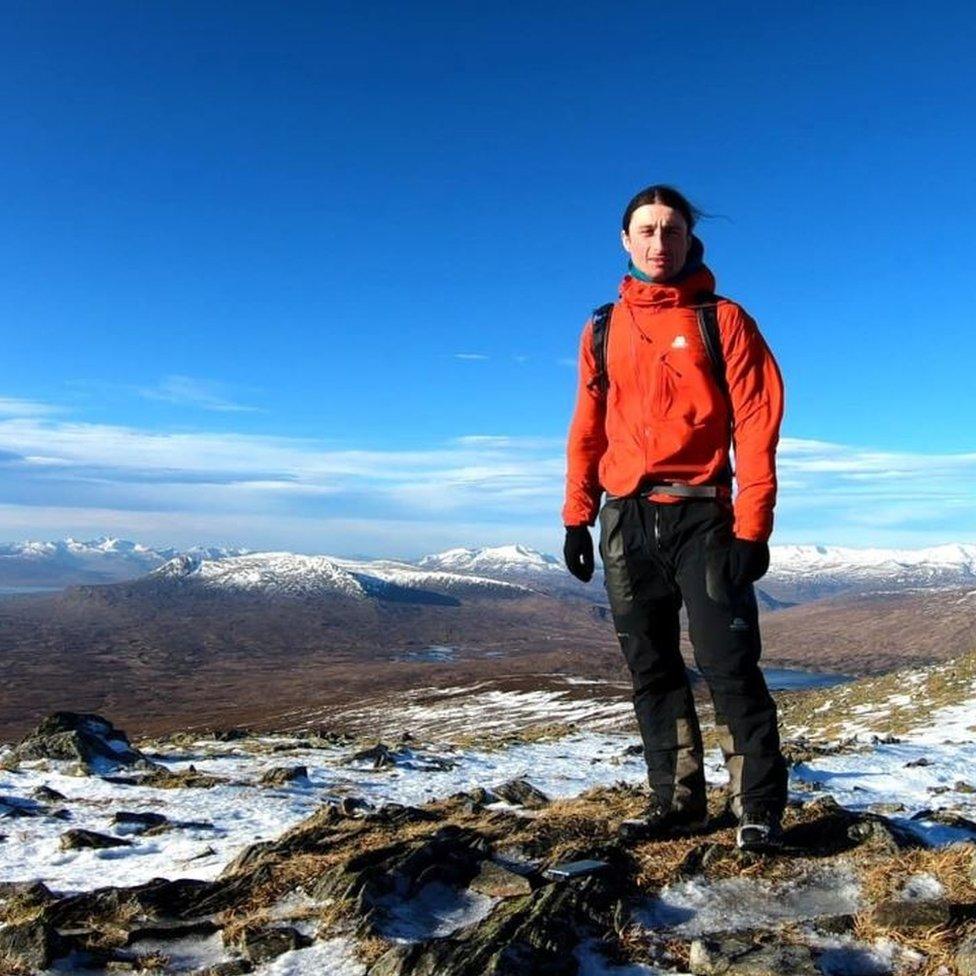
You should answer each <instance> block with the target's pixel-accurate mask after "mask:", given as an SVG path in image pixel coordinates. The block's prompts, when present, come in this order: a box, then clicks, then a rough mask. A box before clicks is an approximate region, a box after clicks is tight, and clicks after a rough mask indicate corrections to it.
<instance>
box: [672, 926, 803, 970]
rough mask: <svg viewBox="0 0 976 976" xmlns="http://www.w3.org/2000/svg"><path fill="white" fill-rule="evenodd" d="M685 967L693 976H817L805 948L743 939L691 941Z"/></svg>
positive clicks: (738, 937)
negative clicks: (686, 966) (687, 967)
mask: <svg viewBox="0 0 976 976" xmlns="http://www.w3.org/2000/svg"><path fill="white" fill-rule="evenodd" d="M688 965H689V967H690V969H691V971H692V972H693V973H694V974H695V976H726V974H728V976H819V974H820V970H819V969H818V968H817V965H816V962H815V960H814V955H813V952H812V951H811V949H810V948H809V946H805V945H791V944H789V943H783V942H781V941H779V940H770V941H758V940H750V939H749V938H748V937H745V936H733V937H730V938H713V939H695V940H694V941H693V942H692V943H691V953H690V956H689V962H688Z"/></svg>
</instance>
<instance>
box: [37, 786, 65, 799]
mask: <svg viewBox="0 0 976 976" xmlns="http://www.w3.org/2000/svg"><path fill="white" fill-rule="evenodd" d="M31 796H32V797H33V798H34V799H35V800H38V801H39V802H40V803H62V802H63V801H64V800H66V799H67V797H66V796H65V795H64V794H63V793H59V792H58V791H57V790H52V789H51V787H50V786H38V788H37V789H36V790H34V791H33V792H32V793H31Z"/></svg>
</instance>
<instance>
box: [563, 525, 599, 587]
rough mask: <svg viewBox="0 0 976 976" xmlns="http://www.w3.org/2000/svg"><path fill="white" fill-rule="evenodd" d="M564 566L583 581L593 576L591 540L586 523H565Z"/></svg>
mask: <svg viewBox="0 0 976 976" xmlns="http://www.w3.org/2000/svg"><path fill="white" fill-rule="evenodd" d="M563 559H565V560H566V568H567V569H568V570H569V571H570V572H571V573H572V574H573V575H574V576H575V577H576V578H577V579H578V580H581V581H582V582H584V583H589V581H590V580H591V579H592V578H593V540H592V539H591V538H590V529H589V526H587V525H567V526H566V542H565V543H564V544H563Z"/></svg>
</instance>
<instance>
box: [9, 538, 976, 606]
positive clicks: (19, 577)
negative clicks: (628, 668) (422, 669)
mask: <svg viewBox="0 0 976 976" xmlns="http://www.w3.org/2000/svg"><path fill="white" fill-rule="evenodd" d="M147 574H152V575H153V577H154V579H156V580H158V581H164V580H169V581H171V582H176V581H179V582H181V583H183V584H187V585H190V584H196V585H200V586H203V587H206V588H215V587H218V588H219V587H224V588H227V589H233V590H237V591H251V592H258V591H266V592H275V593H281V594H290V595H296V594H314V593H316V592H330V593H333V594H337V595H345V596H348V597H351V598H357V599H361V598H366V597H371V596H381V595H382V596H384V597H386V598H388V599H390V598H393V599H395V598H396V594H406V593H407V592H409V591H413V592H417V591H427V590H429V591H435V592H440V593H453V594H455V595H461V594H462V593H467V594H468V595H471V594H473V593H475V592H478V591H480V592H486V591H488V590H492V591H493V592H494V593H495V595H499V596H505V595H516V594H518V593H521V592H523V591H526V590H527V589H529V590H543V591H545V592H549V593H552V594H570V593H575V594H577V595H584V594H585V595H589V596H591V597H595V598H598V597H599V594H600V592H602V587H600V586H599V584H590V586H589V587H583V586H582V585H581V584H579V583H577V582H576V580H574V579H573V578H572V577H571V576H570V575H569V573H567V571H566V569H565V568H564V566H563V564H562V561H561V560H560V559H558V558H557V557H555V556H552V555H548V554H546V553H542V552H539V551H538V550H536V549H532V548H530V547H528V546H525V545H518V544H513V545H505V546H493V547H481V548H473V549H462V548H457V549H448V550H445V551H444V552H440V553H434V554H431V555H427V556H424V557H422V558H420V559H418V560H416V561H414V562H408V561H403V560H388V559H377V560H350V559H343V558H339V557H334V556H326V555H322V556H310V555H301V554H296V553H288V552H251V551H249V550H246V549H231V548H221V547H194V548H192V549H189V550H185V551H178V550H176V549H172V548H166V549H154V548H152V547H150V546H146V545H142V544H140V543H137V542H130V541H127V540H122V539H114V538H101V539H94V540H91V541H88V542H81V541H78V540H75V539H64V540H61V541H58V542H23V543H16V544H14V543H8V544H5V545H0V587H7V588H16V587H27V588H29V587H62V586H67V585H71V584H92V583H96V584H97V583H109V582H118V581H123V580H132V579H135V578H137V577H141V576H145V575H147ZM970 584H973V585H976V545H974V544H965V543H950V544H946V545H940V546H932V547H929V548H924V549H879V548H872V549H855V548H848V547H841V546H814V545H784V546H773V547H772V559H771V566H770V571H769V573H768V574H767V575H766V576H765V577H764V578H763V580H762V581H761V583H760V588H761V589H762V590H764V591H765V592H766V593H768V594H769V595H771V596H773V597H775V598H776V599H778V600H783V601H799V602H806V601H809V600H814V599H819V598H822V597H825V596H831V595H834V594H839V593H845V592H865V591H873V590H902V589H913V588H931V587H938V588H942V587H953V586H967V585H970Z"/></svg>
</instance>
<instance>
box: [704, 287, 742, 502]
mask: <svg viewBox="0 0 976 976" xmlns="http://www.w3.org/2000/svg"><path fill="white" fill-rule="evenodd" d="M720 300H721V299H720V297H719V296H718V295H713V294H711V293H704V294H701V295H698V296H697V297H696V302H697V303H698V304H696V305H695V315H696V317H697V318H698V331H699V332H700V333H701V337H702V342H703V343H704V345H705V349H706V351H707V352H708V358H709V360H710V361H711V363H712V374H713V375H714V377H715V382H716V383H717V384H718V388H719V389H720V390H721V391H722V396H723V397H725V403H726V405H727V407H728V411H727V412H728V416H729V431H728V437H729V442H730V443H731V441H732V422H733V414H732V398H731V396H730V395H729V383H728V380H727V379H726V376H725V354H724V353H723V352H722V338H721V335H720V334H719V329H718V303H719V301H720ZM719 477H720V478H721V479H722V482H723V483H725V484H728V485H729V487H731V486H732V464H731V462H729V461H728V460H726V462H725V469H724V470H723V471H722V473H721V475H719Z"/></svg>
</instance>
